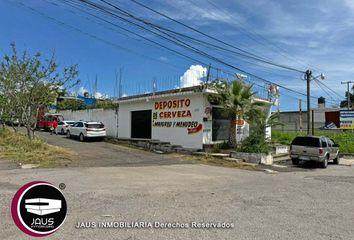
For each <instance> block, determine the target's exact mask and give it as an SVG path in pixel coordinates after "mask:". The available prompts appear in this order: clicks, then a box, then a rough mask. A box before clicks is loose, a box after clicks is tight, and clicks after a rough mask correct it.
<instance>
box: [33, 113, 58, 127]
mask: <svg viewBox="0 0 354 240" xmlns="http://www.w3.org/2000/svg"><path fill="white" fill-rule="evenodd" d="M54 119H57V121H58V123H59V122H61V121H63V120H64V117H63V115H61V114H50V113H46V114H38V117H37V129H44V130H49V129H50V128H51V127H52V126H53V121H54Z"/></svg>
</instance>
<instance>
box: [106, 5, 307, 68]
mask: <svg viewBox="0 0 354 240" xmlns="http://www.w3.org/2000/svg"><path fill="white" fill-rule="evenodd" d="M101 1H102V2H104V3H106V4H108V5H110V6H113V4H110V3H108V2H107V1H105V0H101ZM130 1H132V2H134V3H136V4H138V5H139V6H141V7H143V8H146V9H148V10H150V11H152V12H154V13H156V14H158V15H160V16H163V17H165V18H167V19H169V20H171V21H173V22H175V23H178V24H180V25H182V26H184V27H186V28H188V29H191V30H193V31H195V32H197V33H199V34H201V35H203V36H206V37H208V38H210V39H212V40H214V41H217V42H219V43H222V44H224V45H227V46H229V47H232V48H234V49H237V50H239V51H242V52H244V53H246V54H249V55H251V56H253V57H251V56H248V57H249V58H252V59H254V60H257V61H261V62H263V63H267V64H270V65H273V66H277V67H281V68H284V69H287V70H292V71H296V72H300V73H303V72H304V71H301V70H298V69H295V68H292V67H288V66H285V65H282V64H277V63H274V62H270V61H267V60H264V59H262V58H261V57H260V56H257V55H255V54H253V53H250V52H248V51H245V50H243V49H241V48H238V47H235V46H233V45H231V44H229V43H227V42H224V41H222V40H220V39H217V38H215V37H213V36H211V35H209V34H206V33H204V32H202V31H200V30H198V29H196V28H194V27H191V26H189V25H187V24H185V23H183V22H180V21H178V20H176V19H174V18H172V17H169V16H168V15H166V14H164V13H161V12H159V11H157V10H155V9H152V8H150V7H148V6H146V5H145V4H142V3H140V2H138V1H136V0H130ZM228 51H230V50H228Z"/></svg>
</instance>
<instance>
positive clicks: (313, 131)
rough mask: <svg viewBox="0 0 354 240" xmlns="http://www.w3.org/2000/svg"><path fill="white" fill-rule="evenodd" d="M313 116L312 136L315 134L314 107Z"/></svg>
mask: <svg viewBox="0 0 354 240" xmlns="http://www.w3.org/2000/svg"><path fill="white" fill-rule="evenodd" d="M311 113H312V114H311V118H312V121H311V126H312V127H311V129H312V131H311V133H312V136H313V135H315V112H314V111H313V109H312V110H311Z"/></svg>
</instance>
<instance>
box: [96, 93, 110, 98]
mask: <svg viewBox="0 0 354 240" xmlns="http://www.w3.org/2000/svg"><path fill="white" fill-rule="evenodd" d="M94 97H95V98H97V99H107V98H109V96H108V95H107V94H103V93H100V92H96V93H95V94H94Z"/></svg>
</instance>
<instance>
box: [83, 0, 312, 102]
mask: <svg viewBox="0 0 354 240" xmlns="http://www.w3.org/2000/svg"><path fill="white" fill-rule="evenodd" d="M83 1H84V2H85V3H89V4H90V5H93V6H95V7H96V8H99V9H101V8H100V7H99V6H97V5H96V4H93V3H90V2H89V1H87V0H83ZM101 1H102V2H105V3H107V1H105V0H101ZM107 4H108V5H109V6H112V7H113V8H115V9H117V10H119V11H122V12H123V13H124V14H129V15H131V14H130V13H128V12H126V11H124V10H122V9H121V8H119V7H117V6H115V5H113V4H111V3H107ZM101 10H102V9H101ZM103 11H105V10H103ZM109 13H110V14H112V13H111V12H109ZM112 15H115V14H112ZM118 17H119V18H120V19H122V17H120V16H118ZM133 17H134V16H133ZM134 18H135V17H134ZM123 19H124V18H123ZM128 22H131V21H128ZM133 24H134V25H137V24H136V23H133ZM147 24H149V25H153V24H151V23H147ZM138 26H140V25H138ZM149 31H150V32H152V33H154V34H156V33H155V32H154V31H151V30H149ZM156 35H158V36H159V34H156ZM163 38H165V39H166V37H163ZM170 41H171V40H170ZM178 41H180V40H178ZM172 42H174V41H173V40H172ZM176 44H177V45H179V46H181V47H185V46H184V45H183V44H180V43H178V42H177V43H176ZM184 44H185V43H184ZM186 45H187V46H189V45H188V44H186ZM185 48H186V47H185ZM187 49H189V50H193V51H194V52H196V53H197V54H200V55H202V56H204V57H208V58H210V59H212V60H214V61H216V62H219V63H221V64H223V65H225V66H228V67H230V68H233V69H235V70H237V71H240V72H243V73H245V74H247V75H249V76H253V77H255V78H257V79H260V80H262V81H264V82H267V83H270V84H275V85H278V86H279V87H282V88H284V89H287V90H288V91H292V92H295V93H298V94H300V95H303V96H306V95H305V94H304V93H301V92H298V91H295V90H293V89H290V88H288V87H285V86H281V85H279V84H276V83H274V82H272V81H269V80H266V79H264V78H261V77H259V76H257V75H254V74H252V73H250V72H248V71H245V70H242V69H240V68H238V67H235V66H233V65H231V64H229V63H226V62H224V61H222V60H220V59H218V58H215V57H213V56H211V55H209V54H207V53H205V52H203V51H200V50H199V49H196V48H194V47H191V48H188V47H187Z"/></svg>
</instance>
